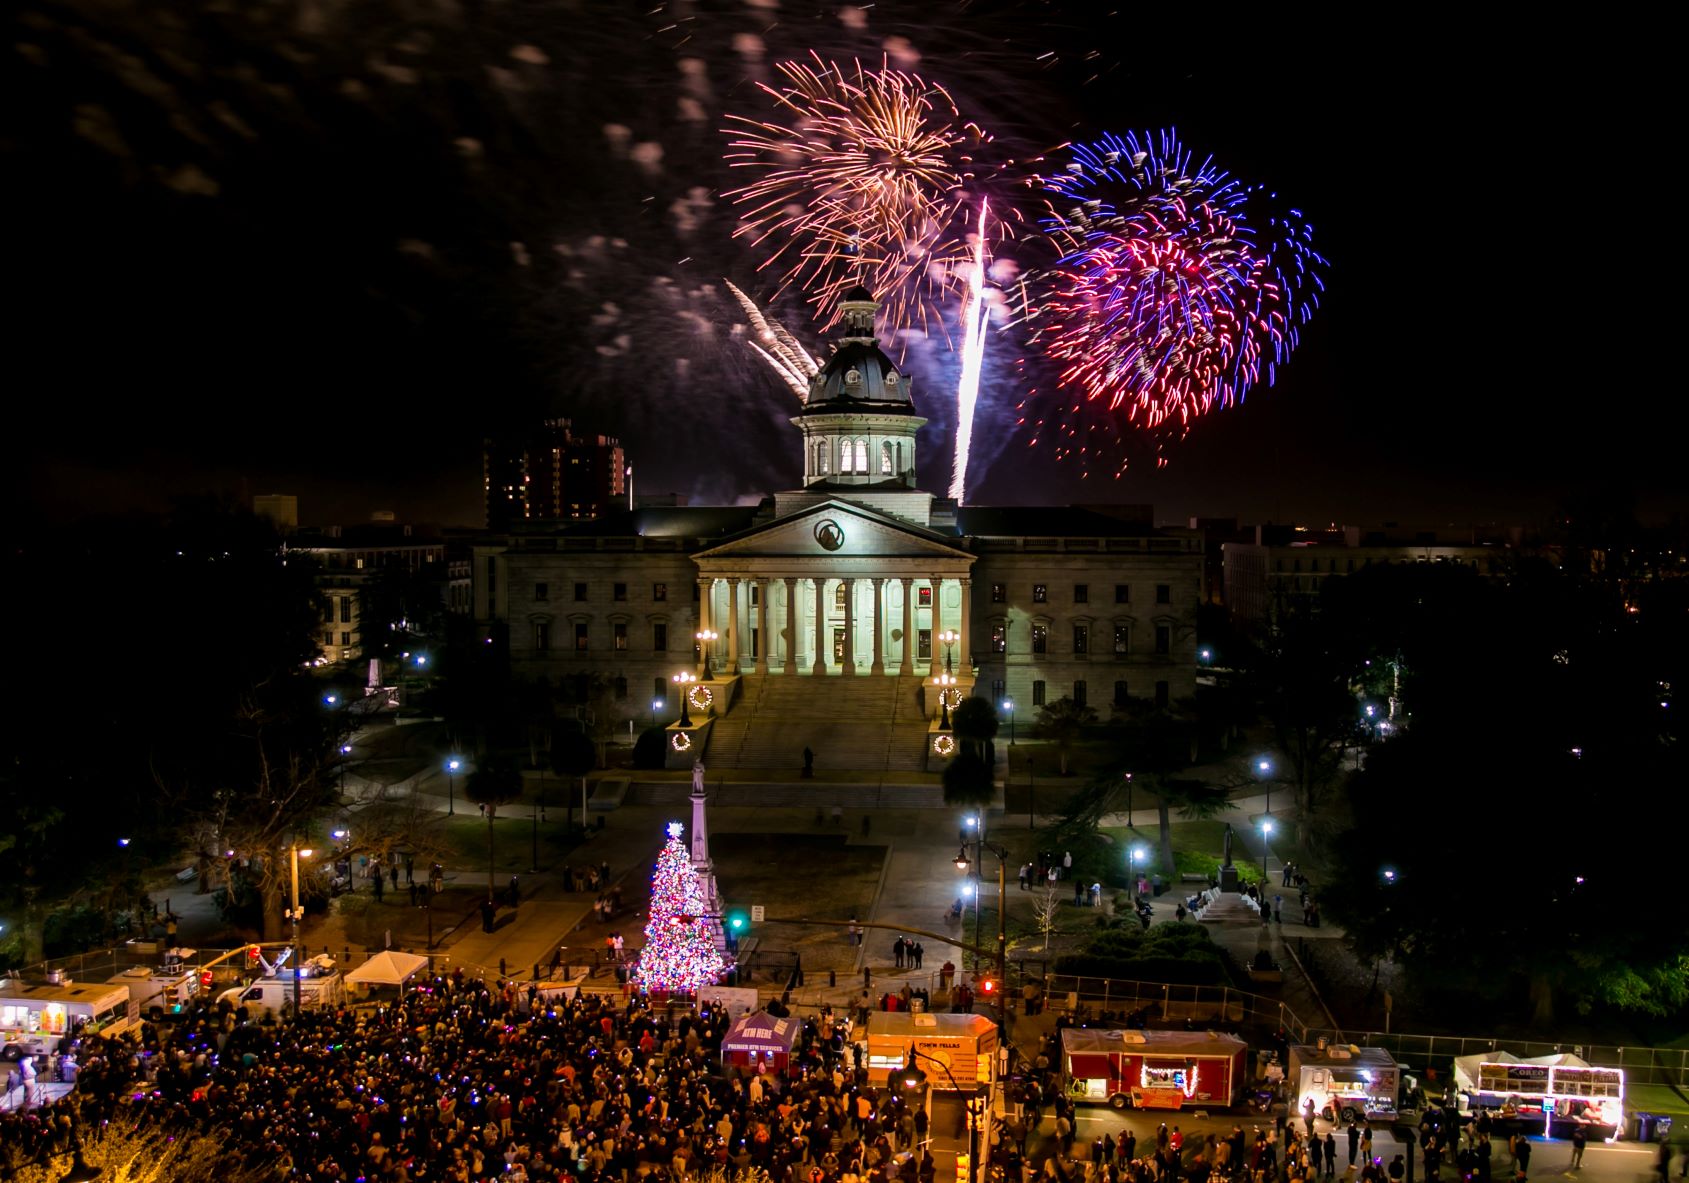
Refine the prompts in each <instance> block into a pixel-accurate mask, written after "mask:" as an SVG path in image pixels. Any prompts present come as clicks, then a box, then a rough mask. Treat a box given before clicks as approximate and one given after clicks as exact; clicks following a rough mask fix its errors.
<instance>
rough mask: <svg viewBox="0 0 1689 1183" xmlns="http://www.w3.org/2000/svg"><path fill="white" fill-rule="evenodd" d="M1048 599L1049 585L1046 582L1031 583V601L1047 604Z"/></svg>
mask: <svg viewBox="0 0 1689 1183" xmlns="http://www.w3.org/2000/svg"><path fill="white" fill-rule="evenodd" d="M1049 601H1050V585H1049V584H1047V583H1035V584H1033V585H1032V602H1033V603H1034V604H1047V603H1049Z"/></svg>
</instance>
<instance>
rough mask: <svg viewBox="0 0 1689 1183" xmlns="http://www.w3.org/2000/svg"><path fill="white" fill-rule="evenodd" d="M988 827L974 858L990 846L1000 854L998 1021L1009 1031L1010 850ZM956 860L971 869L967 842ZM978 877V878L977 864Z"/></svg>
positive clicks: (981, 833) (978, 858)
mask: <svg viewBox="0 0 1689 1183" xmlns="http://www.w3.org/2000/svg"><path fill="white" fill-rule="evenodd" d="M984 831H985V827H984V825H983V824H982V825H981V826H980V827H979V833H978V836H977V837H975V839H974V852H975V853H974V861H975V862H976V863H978V862H979V861H981V860H983V859H984V857H985V851H988V850H989V851H990V852H991V853H992V854H994V855H996V856H997V1025H998V1026H999V1027H1001V1028H1003V1029H1004V1031H1005V1034H1006V1033H1007V1028H1008V1025H1009V1003H1008V998H1007V995H1008V989H1009V975H1008V968H1009V931H1008V915H1009V878H1008V874H1009V852H1008V851H1006V850H1004V849H1003V848H1002V847H1001V846H998V845H996V844H995V843H992V842H987V841H986V840H985V835H984ZM955 862H956V869H957V870H958V871H962V872H964V873H965V872H966V871H967V869H968V850H967V847H966V846H963V847H962V848H961V849H960V850H958V851H957V852H956V859H955ZM975 879H976V882H977V879H978V869H977V866H976V869H975ZM974 948H975V949H976V950H977V949H978V948H979V893H978V892H977V891H976V892H975V893H974ZM978 956H979V954H978V953H977V952H976V953H975V954H974V957H975V958H976V959H977V958H978ZM974 972H975V974H976V975H977V974H978V972H979V965H978V962H977V960H976V961H975V964H974Z"/></svg>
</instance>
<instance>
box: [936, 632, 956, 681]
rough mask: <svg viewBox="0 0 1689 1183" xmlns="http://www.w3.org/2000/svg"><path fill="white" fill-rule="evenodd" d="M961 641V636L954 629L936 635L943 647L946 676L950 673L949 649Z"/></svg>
mask: <svg viewBox="0 0 1689 1183" xmlns="http://www.w3.org/2000/svg"><path fill="white" fill-rule="evenodd" d="M961 639H962V634H961V633H958V632H957V631H956V630H955V629H949V628H947V629H945V630H944V631H943V632H941V633H939V634H938V642H939V644H941V645H943V646H944V672H945V673H947V674H948V673H950V672H951V665H950V647H951V646H952V645H954V644H955V643H956V642H957V641H960V640H961Z"/></svg>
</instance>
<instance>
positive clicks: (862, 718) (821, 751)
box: [706, 674, 928, 774]
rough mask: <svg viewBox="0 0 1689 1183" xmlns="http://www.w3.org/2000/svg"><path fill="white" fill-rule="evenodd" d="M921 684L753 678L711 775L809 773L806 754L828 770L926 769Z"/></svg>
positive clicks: (716, 739) (728, 723)
mask: <svg viewBox="0 0 1689 1183" xmlns="http://www.w3.org/2000/svg"><path fill="white" fill-rule="evenodd" d="M921 681H922V680H921V679H920V678H914V677H911V678H903V677H875V676H872V675H864V676H858V677H853V678H845V677H838V676H832V677H822V678H815V677H805V676H802V675H799V676H797V677H792V676H788V675H783V674H774V675H768V674H751V675H747V676H746V677H745V678H744V679H743V680H742V684H741V688H740V696H739V701H738V703H737V704H736V705H735V706H734V708H733V710H732V711H730V712H729V713H728V714H727V715H726V716H724V717H722V718H720V719H718V720H717V721H716V724H715V729H714V734H712V735H711V737H710V747H709V752H708V753H707V755H706V760H707V762H708V763H709V766H710V767H711V768H724V769H725V768H785V769H791V770H792V772H793V773H794V774H795V773H797V772H798V771H799V770H801V769H802V768H803V751H804V749H805V748H806V747H807V748H809V749H810V750H811V751H812V752H814V753H815V766H816V767H817V768H820V769H824V770H827V771H839V770H853V771H858V770H859V771H863V772H883V771H886V770H901V771H911V772H918V771H921V770H922V769H924V768H925V767H926V745H927V734H928V732H927V721H926V719H925V717H924V716H923V715H922V713H921V709H920V699H919V692H920V687H921Z"/></svg>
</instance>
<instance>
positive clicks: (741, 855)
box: [710, 833, 886, 974]
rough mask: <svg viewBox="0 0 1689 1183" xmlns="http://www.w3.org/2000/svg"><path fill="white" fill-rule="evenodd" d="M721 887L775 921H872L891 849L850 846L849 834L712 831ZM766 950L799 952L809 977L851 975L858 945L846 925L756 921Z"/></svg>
mask: <svg viewBox="0 0 1689 1183" xmlns="http://www.w3.org/2000/svg"><path fill="white" fill-rule="evenodd" d="M710 857H711V858H713V859H714V860H715V869H716V884H717V886H718V887H719V889H720V891H721V895H722V898H723V901H724V903H725V904H726V906H727V907H728V908H730V909H740V908H742V909H744V910H745V911H747V912H749V910H750V909H751V907H752V906H754V905H761V906H762V907H763V908H765V909H767V914H768V916H770V917H773V918H795V917H800V916H801V917H807V918H814V919H817V920H839V921H844V920H849V919H850V918H851V917H852V916H856V917H860V918H863V919H866V918H867V916H868V914H869V911H870V909H872V907H873V904H874V891H875V889H876V888H877V887H878V886H879V882H880V868H881V866H882V865H883V863H884V862H885V857H886V848H885V847H883V846H850V845H846V841H845V838H844V836H843V835H842V834H724V833H713V834H711V835H710ZM747 935H750V936H754V937H756V938H757V941H758V948H759V950H760V951H763V952H773V951H775V950H791V951H792V952H793V953H795V954H797V955H798V956H800V957H802V959H803V968H804V972H805V973H806V974H808V973H812V972H825V971H826V970H829V969H832V970H836V971H838V972H840V973H848V972H849V971H850V970H851V969H852V968H853V966H854V964H855V958H856V949H855V948H854V947H853V946H851V945H850V944H849V942H848V940H847V938H846V934H845V931H844V930H843V929H842V928H834V927H831V926H829V925H800V924H784V923H766V922H765V923H764V924H762V925H757V924H754V923H753V924H752V925H751V927H750V932H749V933H748V934H747Z"/></svg>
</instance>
